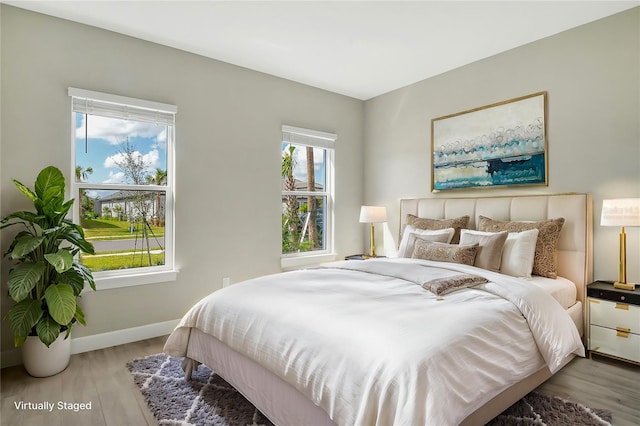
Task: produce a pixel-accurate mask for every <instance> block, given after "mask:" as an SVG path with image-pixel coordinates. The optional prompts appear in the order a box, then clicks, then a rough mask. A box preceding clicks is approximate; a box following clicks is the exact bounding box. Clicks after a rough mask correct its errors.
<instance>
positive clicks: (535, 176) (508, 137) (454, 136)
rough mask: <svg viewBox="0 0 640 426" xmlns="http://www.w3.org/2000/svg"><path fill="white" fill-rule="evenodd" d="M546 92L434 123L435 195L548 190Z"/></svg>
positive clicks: (432, 146) (432, 150)
mask: <svg viewBox="0 0 640 426" xmlns="http://www.w3.org/2000/svg"><path fill="white" fill-rule="evenodd" d="M546 116H547V92H539V93H534V94H532V95H527V96H522V97H519V98H515V99H511V100H508V101H504V102H499V103H495V104H491V105H487V106H483V107H480V108H475V109H472V110H468V111H463V112H459V113H457V114H451V115H446V116H444V117H438V118H434V119H432V120H431V154H432V157H431V159H432V167H431V190H432V191H434V192H435V191H441V190H447V189H461V188H488V187H496V186H512V185H547V184H548V182H547V132H546Z"/></svg>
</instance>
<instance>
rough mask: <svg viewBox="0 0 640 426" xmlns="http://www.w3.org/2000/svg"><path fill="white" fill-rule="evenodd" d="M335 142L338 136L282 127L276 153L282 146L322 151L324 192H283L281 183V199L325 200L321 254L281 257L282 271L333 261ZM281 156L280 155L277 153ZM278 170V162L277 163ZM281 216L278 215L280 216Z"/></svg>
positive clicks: (284, 255)
mask: <svg viewBox="0 0 640 426" xmlns="http://www.w3.org/2000/svg"><path fill="white" fill-rule="evenodd" d="M337 139H338V135H336V134H335V133H328V132H322V131H318V130H310V129H304V128H300V127H294V126H288V125H282V138H281V141H280V147H281V148H280V150H281V151H282V144H283V143H289V144H292V145H296V146H309V147H314V148H320V149H323V150H324V151H325V171H324V172H325V185H324V186H325V188H324V191H322V192H320V191H285V190H284V189H283V188H282V180H281V181H280V182H281V187H280V196H281V199H282V197H284V196H287V195H294V196H302V197H307V196H316V197H326V205H325V207H324V210H325V211H324V228H325V229H324V230H323V241H324V249H322V250H310V251H304V252H296V253H282V251H281V252H280V255H281V266H282V267H283V268H290V267H296V266H301V265H304V264H309V263H314V262H323V261H329V260H334V259H335V251H334V241H335V238H334V237H335V227H334V218H335V212H334V195H335V142H336V140H337ZM281 155H282V153H281ZM280 165H281V166H282V159H281V160H280ZM281 215H282V212H281Z"/></svg>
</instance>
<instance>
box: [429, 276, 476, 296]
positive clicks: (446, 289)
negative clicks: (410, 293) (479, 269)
mask: <svg viewBox="0 0 640 426" xmlns="http://www.w3.org/2000/svg"><path fill="white" fill-rule="evenodd" d="M486 282H489V280H487V279H486V278H484V277H481V276H478V275H473V274H458V275H453V276H451V277H445V278H436V279H434V280H431V281H427V282H426V283H424V284H422V288H424V289H425V290H429V291H430V292H431V293H433V294H435V295H437V296H442V295H443V294H447V293H451V292H452V291H456V290H460V289H463V288H467V287H473V286H476V285H478V284H484V283H486Z"/></svg>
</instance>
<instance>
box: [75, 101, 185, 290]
mask: <svg viewBox="0 0 640 426" xmlns="http://www.w3.org/2000/svg"><path fill="white" fill-rule="evenodd" d="M69 96H70V97H71V99H72V114H71V116H72V126H71V128H72V137H71V140H72V149H71V152H72V162H71V164H72V167H73V170H72V176H74V177H75V178H74V179H73V180H72V181H73V183H72V185H71V191H72V196H73V197H74V198H75V200H76V202H75V209H74V220H75V221H76V223H79V224H80V225H81V226H82V228H83V229H84V232H85V235H86V237H87V239H88V240H89V241H91V242H92V243H93V245H94V247H95V251H96V253H95V255H82V257H81V259H80V260H81V262H82V263H83V264H85V265H86V266H88V267H89V268H90V269H91V270H92V272H93V275H94V277H95V278H96V282H97V285H98V289H101V288H102V289H105V288H115V287H121V286H128V285H138V284H146V283H152V282H162V281H168V280H173V279H175V275H176V271H175V269H174V228H173V211H174V204H173V200H174V170H173V168H174V167H173V164H174V155H173V152H174V140H175V114H176V112H177V108H176V107H175V106H173V105H168V104H163V103H158V102H152V101H146V100H141V99H135V98H129V97H123V96H117V95H111V94H106V93H100V92H93V91H88V90H83V89H75V88H69Z"/></svg>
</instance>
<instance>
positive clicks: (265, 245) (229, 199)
mask: <svg viewBox="0 0 640 426" xmlns="http://www.w3.org/2000/svg"><path fill="white" fill-rule="evenodd" d="M1 10H2V21H1V23H2V26H1V31H2V32H1V36H2V40H1V41H2V68H1V72H2V74H1V75H2V95H1V101H2V131H1V137H2V144H1V174H0V177H1V186H0V188H1V206H2V210H1V215H2V216H4V215H6V214H8V213H9V212H11V211H14V210H17V209H28V208H29V207H30V205H29V203H28V202H26V198H24V197H23V196H22V195H21V194H19V192H18V191H17V190H16V189H15V188H14V186H13V183H12V182H11V178H16V179H18V180H20V181H22V182H24V183H27V184H29V185H32V184H33V181H34V180H35V176H36V175H37V173H38V172H39V171H40V170H41V169H42V168H43V167H45V166H47V165H50V164H51V165H55V166H57V167H59V168H60V169H61V170H62V171H63V172H64V173H65V174H67V176H66V177H67V180H68V179H69V178H70V176H68V173H69V171H70V170H71V165H70V158H71V154H70V152H71V151H70V150H71V139H70V138H71V136H70V132H71V130H70V98H69V97H68V96H67V87H69V86H72V87H78V88H82V89H89V90H95V91H100V92H107V93H113V94H118V95H124V96H129V97H135V98H141V99H148V100H153V101H158V102H165V103H170V104H174V105H177V106H178V114H177V116H176V136H177V143H176V181H177V187H176V200H177V205H176V224H175V228H176V265H177V267H178V268H179V269H180V273H179V274H178V279H177V281H176V282H170V283H161V284H152V285H144V286H138V287H129V288H121V289H114V290H107V291H99V292H95V293H93V292H91V293H87V294H85V295H83V297H82V300H81V303H82V304H83V308H84V312H85V313H86V316H87V322H88V325H87V327H81V326H79V327H75V328H74V336H75V337H80V336H87V335H94V334H98V333H104V332H108V331H113V330H119V329H125V328H130V327H136V326H141V325H145V324H151V323H156V322H162V321H168V320H173V319H177V318H180V317H181V316H182V315H183V314H184V313H185V312H186V310H187V309H188V308H189V307H190V306H191V305H192V304H193V303H195V302H196V301H197V300H199V299H200V298H201V297H203V296H204V295H206V294H208V293H210V292H211V291H212V290H215V289H217V288H219V287H221V284H222V277H230V278H231V280H232V282H237V281H240V280H243V279H246V278H249V277H254V276H258V275H263V274H269V273H274V272H279V271H280V243H281V241H280V240H281V234H280V223H281V218H280V216H281V202H280V149H281V148H280V141H281V139H280V136H281V125H282V124H289V125H293V126H298V127H305V128H310V129H315V130H322V131H327V132H332V133H336V134H337V135H338V140H337V142H336V154H335V162H336V172H335V174H336V180H337V182H338V185H337V188H336V194H335V198H336V203H335V205H336V241H335V243H336V244H335V245H336V251H337V252H338V253H339V254H340V255H342V256H344V255H346V254H349V253H356V252H359V251H360V250H361V247H362V244H363V240H362V239H363V235H362V232H361V231H360V229H359V226H358V223H357V220H358V214H359V208H360V205H361V204H362V193H363V179H362V173H363V159H362V149H363V148H362V145H363V103H362V101H359V100H355V99H352V98H349V97H345V96H340V95H337V94H334V93H330V92H327V91H322V90H318V89H315V88H311V87H308V86H305V85H301V84H297V83H294V82H291V81H288V80H284V79H280V78H276V77H273V76H269V75H266V74H262V73H258V72H255V71H250V70H247V69H243V68H240V67H236V66H232V65H229V64H226V63H222V62H219V61H215V60H211V59H207V58H204V57H201V56H197V55H193V54H190V53H186V52H183V51H179V50H176V49H171V48H168V47H164V46H160V45H156V44H152V43H148V42H145V41H142V40H138V39H134V38H131V37H127V36H124V35H120V34H116V33H112V32H108V31H104V30H100V29H97V28H93V27H89V26H84V25H80V24H76V23H72V22H70V21H64V20H60V19H57V18H53V17H49V16H45V15H41V14H36V13H31V12H27V11H24V10H22V9H18V8H13V7H10V6H6V5H2V6H1ZM14 232H15V231H9V230H8V231H3V232H2V247H1V250H2V252H3V253H4V252H5V251H6V248H7V247H8V244H9V242H10V240H11V238H12V236H13V233H14ZM7 266H8V263H7V262H6V261H5V260H3V263H2V283H3V290H2V292H1V294H2V296H1V297H2V308H3V311H5V310H6V308H7V307H8V306H9V301H8V300H7V299H8V297H7V296H6V294H7V293H6V273H7ZM2 327H3V328H2V331H3V333H2V350H3V351H4V350H8V349H11V348H12V346H13V345H12V338H11V333H10V332H8V327H7V326H6V324H5V322H3V325H2Z"/></svg>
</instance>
